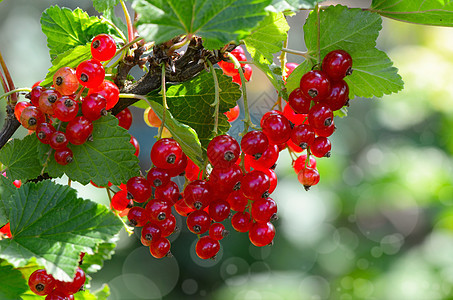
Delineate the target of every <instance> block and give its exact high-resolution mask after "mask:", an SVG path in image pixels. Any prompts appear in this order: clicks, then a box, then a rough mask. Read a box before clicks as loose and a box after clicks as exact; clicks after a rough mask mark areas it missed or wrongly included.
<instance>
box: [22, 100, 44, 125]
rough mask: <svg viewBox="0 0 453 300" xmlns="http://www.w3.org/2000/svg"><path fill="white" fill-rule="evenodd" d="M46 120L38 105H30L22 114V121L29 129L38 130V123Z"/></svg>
mask: <svg viewBox="0 0 453 300" xmlns="http://www.w3.org/2000/svg"><path fill="white" fill-rule="evenodd" d="M44 122H45V117H44V114H43V113H42V112H41V111H40V110H39V109H38V108H37V107H36V106H33V105H30V106H28V107H26V108H24V109H23V110H22V113H21V114H20V123H21V124H22V126H24V127H25V128H27V129H28V130H36V127H37V126H38V124H40V123H44Z"/></svg>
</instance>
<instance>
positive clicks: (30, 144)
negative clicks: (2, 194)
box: [0, 134, 42, 181]
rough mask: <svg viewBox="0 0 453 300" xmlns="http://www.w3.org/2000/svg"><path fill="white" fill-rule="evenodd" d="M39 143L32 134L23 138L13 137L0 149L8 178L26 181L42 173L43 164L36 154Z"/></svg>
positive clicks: (1, 160)
mask: <svg viewBox="0 0 453 300" xmlns="http://www.w3.org/2000/svg"><path fill="white" fill-rule="evenodd" d="M38 143H39V141H38V139H37V138H36V135H35V134H32V135H27V136H26V137H25V138H24V139H22V140H18V139H13V140H11V141H9V142H8V143H7V144H6V145H5V146H4V147H3V148H2V149H1V150H0V162H1V163H2V164H3V165H4V166H5V167H6V168H7V169H6V176H7V177H8V178H10V179H11V180H16V179H17V180H22V181H25V180H27V179H33V178H36V177H38V175H39V174H41V170H42V164H41V163H40V162H39V160H38V157H37V155H36V154H37V145H38Z"/></svg>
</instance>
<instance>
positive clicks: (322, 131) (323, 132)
mask: <svg viewBox="0 0 453 300" xmlns="http://www.w3.org/2000/svg"><path fill="white" fill-rule="evenodd" d="M335 129H337V128H336V127H335V122H334V121H332V124H330V125H329V126H327V127H324V128H314V130H315V133H316V135H317V136H324V137H329V136H331V135H332V134H333V133H334V132H335Z"/></svg>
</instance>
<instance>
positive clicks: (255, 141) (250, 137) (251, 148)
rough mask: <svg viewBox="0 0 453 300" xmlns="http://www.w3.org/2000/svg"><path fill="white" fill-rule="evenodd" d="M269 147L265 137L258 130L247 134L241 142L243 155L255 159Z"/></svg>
mask: <svg viewBox="0 0 453 300" xmlns="http://www.w3.org/2000/svg"><path fill="white" fill-rule="evenodd" d="M268 146H269V140H268V139H267V136H266V135H265V134H264V133H263V132H262V131H258V130H253V131H249V132H247V133H246V134H245V135H244V136H243V137H242V140H241V149H242V151H244V152H245V154H248V155H252V156H254V157H255V158H257V159H258V158H260V157H261V155H262V154H263V152H264V151H266V149H267V147H268Z"/></svg>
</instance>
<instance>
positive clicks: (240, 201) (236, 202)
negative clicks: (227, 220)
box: [226, 190, 248, 212]
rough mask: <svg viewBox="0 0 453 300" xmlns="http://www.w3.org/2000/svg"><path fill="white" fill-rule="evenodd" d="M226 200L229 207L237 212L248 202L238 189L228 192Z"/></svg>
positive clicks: (243, 208)
mask: <svg viewBox="0 0 453 300" xmlns="http://www.w3.org/2000/svg"><path fill="white" fill-rule="evenodd" d="M226 200H227V201H228V203H229V204H230V208H231V209H232V210H234V211H239V212H243V211H244V210H245V208H246V207H247V204H248V200H247V198H245V197H244V195H242V192H241V191H240V190H239V191H234V192H232V193H230V194H229V195H228V198H227V199H226Z"/></svg>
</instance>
